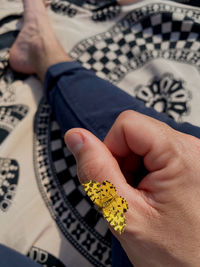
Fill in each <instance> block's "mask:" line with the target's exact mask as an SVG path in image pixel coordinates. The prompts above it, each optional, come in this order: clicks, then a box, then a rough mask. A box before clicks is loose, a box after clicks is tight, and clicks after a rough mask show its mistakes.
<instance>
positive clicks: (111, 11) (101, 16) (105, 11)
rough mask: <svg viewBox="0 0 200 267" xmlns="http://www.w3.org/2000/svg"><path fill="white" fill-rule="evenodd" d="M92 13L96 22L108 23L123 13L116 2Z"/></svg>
mask: <svg viewBox="0 0 200 267" xmlns="http://www.w3.org/2000/svg"><path fill="white" fill-rule="evenodd" d="M92 12H93V15H92V19H93V20H94V21H106V20H109V19H113V18H115V17H117V16H118V15H119V14H120V13H121V6H120V5H119V4H118V2H117V1H115V0H114V1H111V2H109V3H107V4H105V5H103V6H100V7H98V8H96V9H94V10H92Z"/></svg>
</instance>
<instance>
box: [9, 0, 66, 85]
mask: <svg viewBox="0 0 200 267" xmlns="http://www.w3.org/2000/svg"><path fill="white" fill-rule="evenodd" d="M23 4H24V27H23V29H22V31H21V32H20V34H19V36H18V38H17V40H16V42H15V43H14V45H13V46H12V48H11V50H10V66H11V67H12V68H13V69H14V70H15V71H17V72H21V73H26V74H33V73H36V74H37V75H38V77H39V78H40V79H41V80H42V81H43V80H44V76H45V73H46V71H47V69H48V67H49V66H51V65H53V64H56V63H59V62H62V61H70V60H71V59H70V58H69V56H67V55H66V54H65V52H64V50H63V49H62V47H61V46H60V44H59V43H58V41H57V39H56V37H55V34H54V32H53V30H52V28H51V25H50V21H49V19H48V16H47V12H46V9H45V5H44V3H43V1H42V0H34V1H32V0H23ZM55 51H56V53H55Z"/></svg>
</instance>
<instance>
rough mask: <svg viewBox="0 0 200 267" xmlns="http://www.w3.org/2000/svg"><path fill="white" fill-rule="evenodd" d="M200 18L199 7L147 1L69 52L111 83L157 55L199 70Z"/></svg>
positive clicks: (116, 81)
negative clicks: (193, 8)
mask: <svg viewBox="0 0 200 267" xmlns="http://www.w3.org/2000/svg"><path fill="white" fill-rule="evenodd" d="M199 18H200V12H199V11H198V10H190V9H186V8H180V7H179V8H177V7H174V6H171V5H170V4H168V5H167V4H151V5H146V6H143V7H142V8H140V9H137V10H134V11H132V12H130V13H129V14H128V15H127V16H126V17H124V18H123V19H122V20H121V21H120V22H119V23H117V24H116V25H115V26H113V27H112V28H111V29H110V30H108V31H107V32H104V33H101V34H98V35H95V36H93V37H90V38H88V39H86V40H83V41H81V42H80V43H79V44H78V45H76V46H75V47H74V48H73V49H72V51H71V53H70V56H71V57H72V58H74V59H75V60H78V61H80V62H81V63H82V65H83V66H84V67H86V68H88V69H91V70H93V71H94V72H95V73H96V74H97V75H98V76H100V77H102V78H104V79H108V80H110V81H111V82H112V83H118V82H119V81H120V80H122V79H123V78H124V77H125V75H126V74H127V73H129V72H130V71H133V70H136V69H138V68H140V67H142V66H144V64H146V63H147V62H149V61H151V60H153V59H157V58H164V59H169V60H173V61H178V62H184V63H187V64H191V65H194V66H196V68H197V69H198V70H199V69H200V61H199V58H200V42H199V38H200V37H199V34H200V26H199Z"/></svg>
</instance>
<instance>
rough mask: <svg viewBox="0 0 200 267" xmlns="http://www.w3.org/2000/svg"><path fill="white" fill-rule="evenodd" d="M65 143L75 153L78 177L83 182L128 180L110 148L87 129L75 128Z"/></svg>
mask: <svg viewBox="0 0 200 267" xmlns="http://www.w3.org/2000/svg"><path fill="white" fill-rule="evenodd" d="M64 139H65V143H66V145H67V147H68V148H69V150H70V151H71V152H72V153H73V154H74V156H75V158H76V162H77V168H78V177H79V180H80V182H81V183H85V182H88V181H89V180H94V181H97V182H100V183H101V182H103V181H105V180H106V179H107V180H109V181H110V182H112V183H114V184H115V185H116V186H117V184H119V185H120V187H121V184H125V183H126V180H125V178H124V176H123V174H122V173H121V170H120V168H119V165H118V163H117V161H116V160H115V158H114V157H113V156H112V154H111V152H110V151H109V150H108V148H107V147H106V146H105V145H104V143H103V142H101V141H100V140H99V139H98V138H97V137H95V136H94V135H93V134H92V133H90V132H89V131H87V130H85V129H81V128H74V129H71V130H69V131H67V133H66V134H65V137H64Z"/></svg>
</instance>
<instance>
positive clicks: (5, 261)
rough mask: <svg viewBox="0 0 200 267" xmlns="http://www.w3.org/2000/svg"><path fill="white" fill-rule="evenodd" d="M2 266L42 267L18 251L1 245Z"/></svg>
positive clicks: (0, 257) (0, 261) (0, 262)
mask: <svg viewBox="0 0 200 267" xmlns="http://www.w3.org/2000/svg"><path fill="white" fill-rule="evenodd" d="M0 266H1V267H41V265H40V264H37V263H36V262H34V261H32V260H31V259H29V258H27V257H26V256H24V255H22V254H20V253H18V252H17V251H15V250H13V249H10V248H7V247H5V246H3V245H1V244H0Z"/></svg>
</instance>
